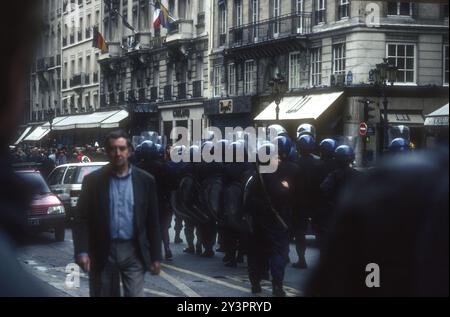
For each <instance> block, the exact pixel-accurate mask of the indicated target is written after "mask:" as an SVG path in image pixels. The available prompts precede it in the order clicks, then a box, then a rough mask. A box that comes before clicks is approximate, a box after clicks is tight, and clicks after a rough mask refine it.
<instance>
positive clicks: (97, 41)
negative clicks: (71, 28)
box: [92, 27, 108, 54]
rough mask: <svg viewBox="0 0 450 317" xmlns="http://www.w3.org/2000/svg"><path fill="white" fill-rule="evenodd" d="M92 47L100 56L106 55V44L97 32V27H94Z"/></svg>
mask: <svg viewBox="0 0 450 317" xmlns="http://www.w3.org/2000/svg"><path fill="white" fill-rule="evenodd" d="M92 46H93V47H95V48H98V49H99V50H101V51H102V54H105V53H108V44H106V41H105V38H104V37H103V35H102V34H101V33H100V32H99V31H98V27H94V37H93V38H92Z"/></svg>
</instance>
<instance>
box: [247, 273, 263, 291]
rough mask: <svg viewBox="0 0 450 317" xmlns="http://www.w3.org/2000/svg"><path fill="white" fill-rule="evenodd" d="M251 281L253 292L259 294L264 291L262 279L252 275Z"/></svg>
mask: <svg viewBox="0 0 450 317" xmlns="http://www.w3.org/2000/svg"><path fill="white" fill-rule="evenodd" d="M250 283H251V284H252V293H253V294H258V293H261V292H262V289H261V280H260V279H258V278H255V277H250Z"/></svg>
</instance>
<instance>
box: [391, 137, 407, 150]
mask: <svg viewBox="0 0 450 317" xmlns="http://www.w3.org/2000/svg"><path fill="white" fill-rule="evenodd" d="M388 149H389V152H390V153H405V152H409V151H410V147H409V142H408V141H407V140H405V139H404V138H395V139H393V140H392V141H391V143H390V144H389V148H388Z"/></svg>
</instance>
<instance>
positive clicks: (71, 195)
mask: <svg viewBox="0 0 450 317" xmlns="http://www.w3.org/2000/svg"><path fill="white" fill-rule="evenodd" d="M106 164H108V162H95V163H73V164H64V165H60V166H58V167H56V168H55V169H54V170H53V171H52V172H51V173H50V175H49V177H48V178H47V183H48V185H49V186H50V189H51V191H52V192H53V193H54V194H56V195H57V196H58V197H59V199H60V200H61V201H62V203H63V204H64V207H65V208H66V214H67V220H68V222H69V223H70V222H71V221H72V220H73V217H74V214H73V213H74V210H75V208H76V206H77V203H78V198H79V197H80V193H81V186H82V183H83V179H84V177H85V176H86V175H88V174H90V173H92V172H93V171H95V170H98V169H99V168H101V167H103V166H105V165H106Z"/></svg>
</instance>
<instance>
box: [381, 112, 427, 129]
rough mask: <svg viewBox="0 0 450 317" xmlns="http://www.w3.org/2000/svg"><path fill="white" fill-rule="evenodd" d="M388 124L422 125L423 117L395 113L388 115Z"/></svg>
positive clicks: (414, 114) (418, 114) (413, 114)
mask: <svg viewBox="0 0 450 317" xmlns="http://www.w3.org/2000/svg"><path fill="white" fill-rule="evenodd" d="M388 122H389V123H391V124H394V125H403V124H404V125H420V126H422V125H423V122H424V120H423V116H422V115H421V114H420V113H404V112H395V113H388Z"/></svg>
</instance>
